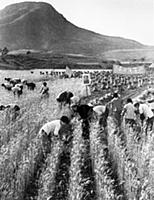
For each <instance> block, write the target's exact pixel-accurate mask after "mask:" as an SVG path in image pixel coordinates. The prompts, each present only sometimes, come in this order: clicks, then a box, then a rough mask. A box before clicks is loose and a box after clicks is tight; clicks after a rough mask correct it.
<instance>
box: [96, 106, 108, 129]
mask: <svg viewBox="0 0 154 200" xmlns="http://www.w3.org/2000/svg"><path fill="white" fill-rule="evenodd" d="M93 111H94V113H95V114H96V116H97V118H98V120H99V125H103V127H104V128H105V127H106V126H107V118H108V115H109V108H108V107H107V106H105V105H97V106H94V107H93Z"/></svg>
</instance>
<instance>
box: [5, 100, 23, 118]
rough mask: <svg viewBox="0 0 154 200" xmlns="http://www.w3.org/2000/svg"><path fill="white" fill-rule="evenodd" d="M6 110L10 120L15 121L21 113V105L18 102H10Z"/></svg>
mask: <svg viewBox="0 0 154 200" xmlns="http://www.w3.org/2000/svg"><path fill="white" fill-rule="evenodd" d="M5 110H6V120H7V121H8V122H11V121H15V120H16V119H17V117H18V116H19V115H20V107H19V106H18V105H17V104H8V105H6V106H5Z"/></svg>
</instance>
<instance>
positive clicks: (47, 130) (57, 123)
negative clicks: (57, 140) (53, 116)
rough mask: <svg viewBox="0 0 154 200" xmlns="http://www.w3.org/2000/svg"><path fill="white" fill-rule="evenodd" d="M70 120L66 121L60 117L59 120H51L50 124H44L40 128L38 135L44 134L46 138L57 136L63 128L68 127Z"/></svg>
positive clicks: (64, 117) (65, 117)
mask: <svg viewBox="0 0 154 200" xmlns="http://www.w3.org/2000/svg"><path fill="white" fill-rule="evenodd" d="M69 123H70V120H69V119H68V117H67V116H62V117H61V118H60V119H57V120H53V121H51V122H47V123H46V124H44V125H43V127H42V128H41V130H40V132H39V134H42V133H43V134H45V135H47V136H48V137H50V138H51V137H52V136H59V130H60V129H61V128H62V127H63V126H65V125H69Z"/></svg>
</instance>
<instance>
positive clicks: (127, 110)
mask: <svg viewBox="0 0 154 200" xmlns="http://www.w3.org/2000/svg"><path fill="white" fill-rule="evenodd" d="M121 115H122V117H124V118H125V123H126V124H130V125H131V126H132V127H133V125H134V124H136V108H135V106H134V105H133V101H132V99H131V98H128V99H127V103H126V104H125V105H124V108H123V111H122V114H121Z"/></svg>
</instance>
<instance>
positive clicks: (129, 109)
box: [124, 103, 136, 120]
mask: <svg viewBox="0 0 154 200" xmlns="http://www.w3.org/2000/svg"><path fill="white" fill-rule="evenodd" d="M124 109H126V112H125V119H133V120H135V119H136V114H135V111H136V109H135V107H134V105H133V104H132V103H127V104H126V105H125V106H124Z"/></svg>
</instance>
